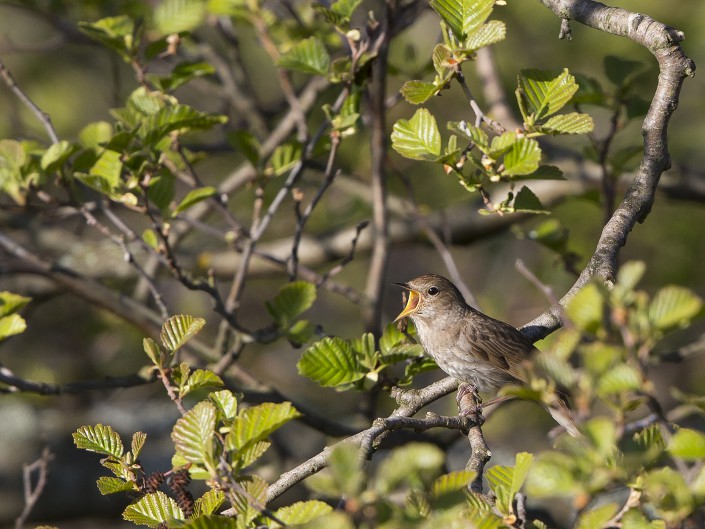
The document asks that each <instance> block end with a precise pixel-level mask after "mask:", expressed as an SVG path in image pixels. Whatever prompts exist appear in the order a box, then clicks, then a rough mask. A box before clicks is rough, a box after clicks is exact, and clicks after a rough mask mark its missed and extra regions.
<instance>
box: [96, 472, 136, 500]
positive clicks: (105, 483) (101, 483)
mask: <svg viewBox="0 0 705 529" xmlns="http://www.w3.org/2000/svg"><path fill="white" fill-rule="evenodd" d="M96 484H97V485H98V491H100V493H101V494H102V495H103V496H106V495H108V494H115V493H116V492H127V491H133V490H137V486H136V485H135V484H134V483H133V482H132V481H125V480H124V479H120V478H113V477H109V476H101V477H99V478H98V481H97V482H96Z"/></svg>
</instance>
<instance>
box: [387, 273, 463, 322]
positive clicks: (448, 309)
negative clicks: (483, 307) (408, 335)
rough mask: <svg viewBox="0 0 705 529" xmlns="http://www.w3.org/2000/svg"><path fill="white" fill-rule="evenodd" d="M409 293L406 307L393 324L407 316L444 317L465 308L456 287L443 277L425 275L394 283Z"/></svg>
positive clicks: (423, 317)
mask: <svg viewBox="0 0 705 529" xmlns="http://www.w3.org/2000/svg"><path fill="white" fill-rule="evenodd" d="M395 285H397V286H400V287H402V288H404V289H406V290H408V291H409V299H408V300H407V302H406V307H404V310H403V311H401V313H400V314H399V316H397V317H396V319H395V320H394V321H395V322H397V321H399V320H401V319H402V318H406V317H407V316H408V317H410V318H412V319H414V318H422V319H432V318H439V317H445V316H447V315H448V314H450V313H452V312H453V311H454V310H456V309H457V308H458V307H465V306H466V304H465V300H464V299H463V296H462V294H461V293H460V291H459V290H458V289H457V287H456V286H455V285H454V284H453V283H451V282H450V281H449V280H447V279H446V278H445V277H442V276H439V275H435V274H426V275H422V276H419V277H417V278H416V279H412V280H411V281H409V282H407V283H395Z"/></svg>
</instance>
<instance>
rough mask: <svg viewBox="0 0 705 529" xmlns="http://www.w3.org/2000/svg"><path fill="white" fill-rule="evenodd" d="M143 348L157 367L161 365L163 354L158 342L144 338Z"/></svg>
mask: <svg viewBox="0 0 705 529" xmlns="http://www.w3.org/2000/svg"><path fill="white" fill-rule="evenodd" d="M142 347H143V348H144V352H145V353H147V356H148V357H149V359H150V360H151V361H152V363H153V364H154V365H155V366H159V365H161V356H162V352H161V349H159V346H158V345H157V342H155V341H154V340H152V339H151V338H144V339H143V340H142Z"/></svg>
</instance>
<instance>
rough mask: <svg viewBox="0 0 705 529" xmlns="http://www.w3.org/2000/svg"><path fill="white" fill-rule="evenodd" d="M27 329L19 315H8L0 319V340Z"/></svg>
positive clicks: (25, 323)
mask: <svg viewBox="0 0 705 529" xmlns="http://www.w3.org/2000/svg"><path fill="white" fill-rule="evenodd" d="M26 329H27V322H26V321H25V320H24V318H23V317H22V316H20V315H19V314H10V315H9V316H3V317H2V318H0V340H4V339H5V338H9V337H10V336H14V335H16V334H20V333H23V332H24V331H25V330H26Z"/></svg>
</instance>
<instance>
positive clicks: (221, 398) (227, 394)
mask: <svg viewBox="0 0 705 529" xmlns="http://www.w3.org/2000/svg"><path fill="white" fill-rule="evenodd" d="M208 398H209V399H210V400H211V401H213V403H214V404H215V406H216V408H218V411H219V412H220V413H221V414H222V416H223V418H225V419H232V418H233V417H235V414H236V413H237V399H236V398H235V395H233V393H232V391H230V390H229V389H223V390H221V391H214V392H213V393H210V394H209V395H208Z"/></svg>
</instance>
